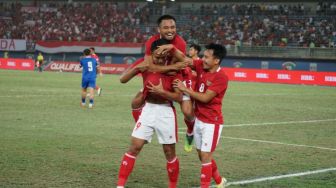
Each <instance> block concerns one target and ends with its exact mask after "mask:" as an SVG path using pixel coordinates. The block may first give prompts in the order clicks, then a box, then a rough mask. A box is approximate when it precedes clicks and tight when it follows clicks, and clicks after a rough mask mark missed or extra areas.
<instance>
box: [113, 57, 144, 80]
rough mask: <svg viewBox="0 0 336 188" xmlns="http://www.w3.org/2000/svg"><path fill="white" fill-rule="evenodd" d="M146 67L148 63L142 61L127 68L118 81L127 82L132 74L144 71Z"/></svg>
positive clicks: (132, 76)
mask: <svg viewBox="0 0 336 188" xmlns="http://www.w3.org/2000/svg"><path fill="white" fill-rule="evenodd" d="M147 69H148V63H147V62H145V61H143V62H141V63H139V64H138V65H136V66H134V67H130V68H128V69H127V70H126V71H125V72H123V73H122V74H121V76H120V78H119V81H120V83H123V84H124V83H127V82H128V81H130V80H131V79H132V78H134V76H136V75H137V74H139V73H140V72H144V71H145V70H147Z"/></svg>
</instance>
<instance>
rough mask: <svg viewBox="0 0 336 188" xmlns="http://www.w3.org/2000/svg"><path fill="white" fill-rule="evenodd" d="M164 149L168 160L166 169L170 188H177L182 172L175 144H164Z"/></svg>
mask: <svg viewBox="0 0 336 188" xmlns="http://www.w3.org/2000/svg"><path fill="white" fill-rule="evenodd" d="M162 147H163V152H164V154H165V157H166V159H167V164H166V169H167V173H168V178H169V188H176V186H177V182H178V177H179V172H180V163H179V160H178V158H177V156H176V151H175V144H163V145H162Z"/></svg>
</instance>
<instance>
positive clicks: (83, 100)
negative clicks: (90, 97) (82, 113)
mask: <svg viewBox="0 0 336 188" xmlns="http://www.w3.org/2000/svg"><path fill="white" fill-rule="evenodd" d="M85 100H86V88H82V94H81V103H80V104H81V107H85Z"/></svg>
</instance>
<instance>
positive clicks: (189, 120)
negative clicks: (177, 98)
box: [181, 96, 195, 152]
mask: <svg viewBox="0 0 336 188" xmlns="http://www.w3.org/2000/svg"><path fill="white" fill-rule="evenodd" d="M181 111H182V113H183V115H184V122H185V124H186V125H187V132H186V136H185V140H184V150H185V151H186V152H191V151H192V142H193V139H194V135H193V129H194V123H195V115H194V107H193V103H192V100H190V97H188V96H183V100H182V102H181Z"/></svg>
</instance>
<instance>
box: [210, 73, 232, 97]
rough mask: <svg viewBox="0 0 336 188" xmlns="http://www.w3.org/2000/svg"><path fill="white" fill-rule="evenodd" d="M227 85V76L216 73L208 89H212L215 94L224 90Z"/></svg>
mask: <svg viewBox="0 0 336 188" xmlns="http://www.w3.org/2000/svg"><path fill="white" fill-rule="evenodd" d="M227 85H228V78H227V76H226V75H225V74H224V73H221V74H218V75H216V77H215V78H214V80H213V82H212V84H211V86H209V87H208V90H211V91H214V92H216V93H217V94H219V93H222V92H224V91H225V90H226V88H227Z"/></svg>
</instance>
